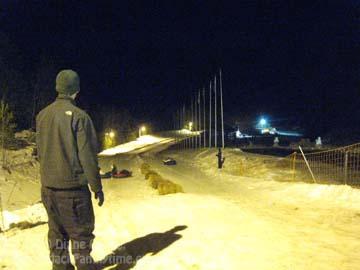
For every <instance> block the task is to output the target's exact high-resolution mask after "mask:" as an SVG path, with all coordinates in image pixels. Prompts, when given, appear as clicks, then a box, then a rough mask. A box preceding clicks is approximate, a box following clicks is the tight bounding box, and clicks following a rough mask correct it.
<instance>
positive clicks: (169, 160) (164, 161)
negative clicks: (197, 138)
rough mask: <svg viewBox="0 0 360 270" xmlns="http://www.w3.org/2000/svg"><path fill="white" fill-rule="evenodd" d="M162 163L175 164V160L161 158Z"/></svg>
mask: <svg viewBox="0 0 360 270" xmlns="http://www.w3.org/2000/svg"><path fill="white" fill-rule="evenodd" d="M163 163H164V165H176V160H175V159H173V158H170V157H168V158H166V159H164V160H163Z"/></svg>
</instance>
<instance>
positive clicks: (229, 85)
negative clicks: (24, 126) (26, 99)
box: [0, 0, 360, 138]
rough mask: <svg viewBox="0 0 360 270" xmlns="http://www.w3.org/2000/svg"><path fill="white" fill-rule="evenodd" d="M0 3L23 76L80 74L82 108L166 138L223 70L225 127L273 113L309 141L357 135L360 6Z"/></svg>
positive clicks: (4, 28) (276, 119)
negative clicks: (51, 68) (126, 117)
mask: <svg viewBox="0 0 360 270" xmlns="http://www.w3.org/2000/svg"><path fill="white" fill-rule="evenodd" d="M1 5H2V6H1V10H0V16H1V17H0V27H1V29H0V30H1V31H4V32H5V33H6V34H7V35H8V36H9V37H10V39H11V40H12V41H13V43H14V44H15V45H16V46H17V47H18V49H19V50H20V51H21V52H22V54H23V55H24V56H25V57H24V59H25V63H24V65H26V67H27V69H28V70H31V68H32V66H33V65H34V63H36V62H38V61H39V55H46V56H47V57H49V58H51V59H52V60H53V61H54V62H55V63H56V65H57V67H58V68H59V69H61V68H72V69H74V70H77V71H78V73H79V74H80V77H81V88H82V92H81V98H80V99H81V103H82V104H87V105H88V106H89V105H90V106H91V105H94V104H96V103H101V104H104V105H106V106H109V105H115V106H118V107H124V108H126V109H128V110H129V111H130V112H131V114H133V115H134V116H135V117H136V118H137V119H139V121H151V122H152V123H153V124H154V125H156V126H158V127H159V128H167V126H166V125H164V123H171V119H172V113H173V112H174V111H175V110H176V109H177V108H179V107H180V106H182V104H184V103H186V102H189V100H190V98H191V96H192V95H193V94H195V92H196V91H197V89H199V88H201V87H203V86H206V87H208V84H209V80H210V78H212V77H213V76H214V74H215V73H216V72H217V71H218V69H219V68H222V70H223V78H224V81H223V88H224V95H225V113H226V114H225V122H226V124H227V125H231V124H233V123H234V122H235V120H243V119H256V118H257V117H259V116H260V115H266V116H268V117H269V118H270V119H272V120H274V123H276V122H278V124H279V125H287V126H289V127H290V126H301V127H302V128H303V129H305V131H307V132H309V133H311V134H315V133H325V132H329V131H331V130H333V129H341V128H345V127H349V126H355V127H356V128H357V129H358V130H359V127H360V112H359V108H360V102H359V86H360V80H359V75H360V65H359V64H360V20H359V18H360V2H359V1H345V0H341V1H302V0H299V1H234V2H229V1H128V2H127V3H126V1H25V0H24V1H16V0H12V1H2V4H1ZM52 90H53V89H49V91H52ZM161 123H162V124H161ZM359 138H360V137H359Z"/></svg>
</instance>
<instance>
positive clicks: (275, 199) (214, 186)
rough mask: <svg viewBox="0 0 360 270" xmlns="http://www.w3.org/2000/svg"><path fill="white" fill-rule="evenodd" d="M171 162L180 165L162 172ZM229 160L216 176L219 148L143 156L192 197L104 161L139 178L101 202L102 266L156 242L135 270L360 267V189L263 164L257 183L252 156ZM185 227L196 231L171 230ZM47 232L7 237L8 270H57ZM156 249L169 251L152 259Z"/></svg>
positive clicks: (97, 248)
mask: <svg viewBox="0 0 360 270" xmlns="http://www.w3.org/2000/svg"><path fill="white" fill-rule="evenodd" d="M168 155H170V156H172V157H174V158H176V159H177V161H178V165H177V166H173V167H165V166H164V165H162V163H161V158H163V157H165V156H168ZM225 155H226V156H227V160H226V162H225V168H224V170H222V171H218V170H217V169H216V158H215V151H183V152H168V153H165V154H162V155H160V154H159V155H157V156H152V155H148V156H143V157H142V160H144V161H147V162H149V163H150V164H151V166H152V167H153V168H154V169H155V170H157V171H159V173H160V174H161V175H163V176H164V177H166V178H168V179H169V180H172V181H174V182H176V183H179V184H181V185H183V187H184V190H185V193H184V194H173V195H166V196H159V195H157V194H156V191H155V190H153V189H151V188H150V187H148V185H147V182H146V181H145V180H143V176H141V175H140V173H139V171H138V169H137V168H138V165H139V164H140V162H141V161H140V160H139V159H138V158H136V157H131V156H116V157H107V158H104V159H102V160H101V162H100V163H101V166H102V167H104V168H105V167H110V164H112V163H115V164H116V165H117V167H118V169H122V168H130V169H132V170H133V171H134V177H132V178H128V179H122V180H115V179H113V180H104V182H103V183H104V190H105V196H106V201H105V204H104V206H103V207H101V208H100V207H98V206H97V205H95V203H94V207H95V211H96V231H95V234H96V239H95V243H94V252H93V255H94V257H95V259H97V260H100V259H102V258H104V257H105V256H106V255H108V254H110V253H111V251H113V250H114V249H116V248H117V247H119V246H120V245H122V244H124V243H127V242H129V241H132V240H134V239H136V238H139V237H142V236H146V237H145V238H143V239H140V240H139V241H140V243H141V241H143V240H144V239H146V240H147V241H146V243H145V244H144V246H145V247H144V246H143V247H142V250H143V249H144V248H145V250H146V251H148V252H149V253H148V254H147V255H145V256H144V257H143V258H141V259H140V260H139V261H138V262H137V264H136V265H135V266H134V267H133V269H146V270H161V269H164V270H165V269H166V270H169V269H174V270H176V269H206V270H207V269H211V270H220V269H229V270H232V269H233V270H238V269H271V270H274V269H307V270H308V269H321V270H322V269H334V270H335V269H360V259H359V256H358V252H359V250H360V234H359V231H360V225H359V224H360V191H359V190H356V189H352V188H350V187H344V186H326V185H313V184H305V183H288V182H276V181H273V180H271V179H272V177H274V174H275V172H274V171H270V170H267V169H266V167H261V166H259V167H258V168H257V169H256V170H255V171H254V172H255V173H254V174H253V176H252V177H244V176H239V175H236V173H234V172H235V171H236V166H237V165H236V164H237V162H240V159H241V158H242V157H243V155H244V154H243V153H240V152H239V153H235V152H234V151H227V152H225ZM238 159H239V160H238ZM278 173H279V174H280V176H281V172H280V171H279V172H278ZM176 226H187V227H183V228H182V230H179V231H177V232H176V233H175V234H173V235H170V236H169V234H168V233H165V232H168V231H169V230H171V229H173V228H174V227H176ZM46 231H47V227H46V225H42V226H38V227H36V228H33V229H28V230H24V231H11V232H8V233H6V234H5V235H2V236H0V237H1V240H0V241H1V243H4V244H3V245H1V247H0V269H1V267H3V269H22V270H23V269H30V270H32V269H34V270H35V269H36V270H39V269H50V264H49V261H48V258H47V254H48V251H47V246H46ZM155 232H157V233H160V234H156V235H154V234H152V233H155ZM149 234H152V235H149ZM147 235H148V236H147ZM160 236H161V237H160ZM162 236H164V237H162ZM165 236H166V237H165ZM154 237H155V238H154ZM169 237H170V239H169ZM149 241H150V242H152V243H149ZM155 246H156V248H155ZM154 250H156V251H159V250H160V251H159V252H158V253H156V254H155V255H153V256H152V255H151V254H152V253H151V251H154ZM146 251H145V252H146ZM145 252H143V251H142V253H145ZM106 269H123V268H116V266H115V265H113V266H110V267H108V268H106Z"/></svg>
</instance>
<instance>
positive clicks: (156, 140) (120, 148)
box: [99, 135, 172, 156]
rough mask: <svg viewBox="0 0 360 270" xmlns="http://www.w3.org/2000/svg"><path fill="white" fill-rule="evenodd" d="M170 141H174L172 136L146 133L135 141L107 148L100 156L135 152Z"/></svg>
mask: <svg viewBox="0 0 360 270" xmlns="http://www.w3.org/2000/svg"><path fill="white" fill-rule="evenodd" d="M169 141H172V139H171V138H162V137H158V136H153V135H144V136H141V137H139V138H137V139H136V140H134V141H131V142H127V143H124V144H120V145H117V146H115V147H112V148H109V149H106V150H104V151H102V152H100V153H99V156H114V155H117V154H124V153H130V152H134V151H136V150H140V149H142V148H145V147H150V146H154V145H156V144H160V143H167V142H169Z"/></svg>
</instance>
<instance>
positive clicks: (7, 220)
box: [0, 203, 47, 231]
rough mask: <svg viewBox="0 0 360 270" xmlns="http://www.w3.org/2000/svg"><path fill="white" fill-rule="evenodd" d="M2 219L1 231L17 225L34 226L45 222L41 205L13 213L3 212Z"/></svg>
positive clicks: (44, 213)
mask: <svg viewBox="0 0 360 270" xmlns="http://www.w3.org/2000/svg"><path fill="white" fill-rule="evenodd" d="M2 218H3V220H2V222H1V224H0V228H1V230H2V231H6V230H8V229H9V228H10V227H12V226H14V225H16V224H17V223H23V222H26V223H29V224H36V223H40V222H47V216H46V210H45V208H44V206H43V205H42V204H41V203H37V204H34V205H31V206H28V207H26V208H23V209H19V210H15V211H7V210H5V211H4V212H3V217H2Z"/></svg>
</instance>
